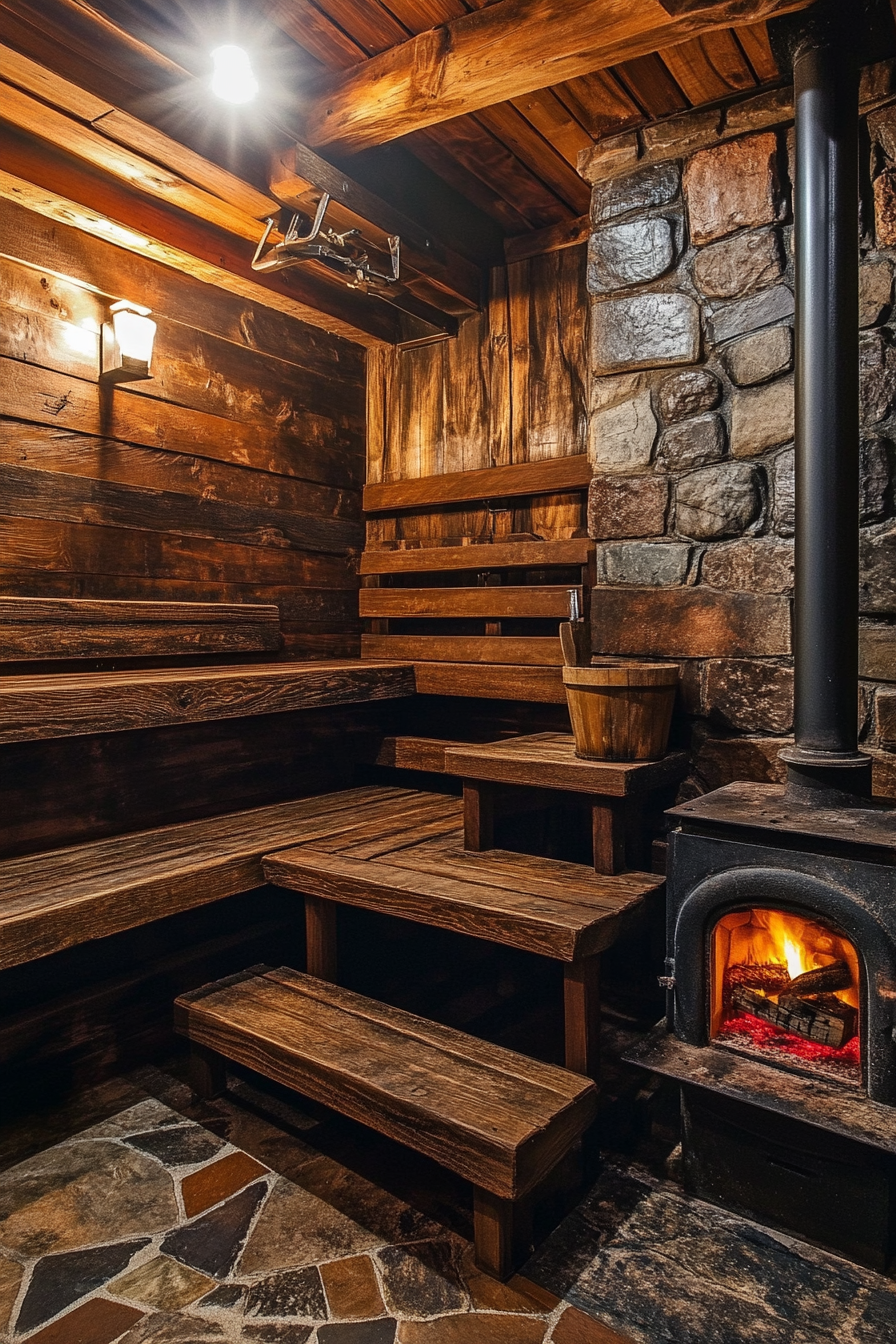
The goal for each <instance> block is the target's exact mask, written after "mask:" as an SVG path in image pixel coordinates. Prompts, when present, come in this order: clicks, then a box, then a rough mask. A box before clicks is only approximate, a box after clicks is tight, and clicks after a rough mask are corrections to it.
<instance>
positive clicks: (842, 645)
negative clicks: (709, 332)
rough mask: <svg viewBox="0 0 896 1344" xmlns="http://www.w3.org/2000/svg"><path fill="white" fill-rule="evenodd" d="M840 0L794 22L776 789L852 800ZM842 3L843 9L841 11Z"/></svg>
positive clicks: (859, 790) (854, 225) (852, 400)
mask: <svg viewBox="0 0 896 1344" xmlns="http://www.w3.org/2000/svg"><path fill="white" fill-rule="evenodd" d="M851 8H852V7H851V5H845V4H843V3H842V0H834V2H833V3H824V2H823V3H822V4H819V5H815V6H813V8H812V9H811V10H809V11H807V14H806V17H805V18H803V16H802V15H798V16H796V15H795V16H793V18H792V19H791V23H793V21H794V20H802V22H801V23H797V24H795V26H794V29H793V30H792V32H793V40H792V48H791V49H792V53H793V74H794V94H795V101H796V175H795V182H794V255H795V260H796V331H795V335H796V358H795V364H796V547H795V568H796V586H795V593H794V629H793V635H794V702H795V703H794V727H795V745H794V747H793V748H791V749H789V750H786V751H783V752H782V753H781V758H782V760H784V761H785V762H786V764H787V793H788V796H789V797H790V798H792V800H793V801H803V802H815V803H817V804H818V805H821V806H844V805H849V804H853V805H855V804H858V805H861V803H862V802H863V801H865V800H867V798H868V797H869V796H870V793H871V758H870V757H869V756H867V755H866V754H865V753H863V752H860V751H858V704H857V699H858V676H859V664H858V634H859V320H858V307H859V301H858V283H859V226H858V201H859V175H858V128H859V91H858V63H857V59H856V55H855V43H856V37H857V34H856V32H855V28H856V24H855V19H856V15H855V13H853V14H852V15H851V17H850V16H849V14H848V11H850V10H851ZM844 11H847V14H844Z"/></svg>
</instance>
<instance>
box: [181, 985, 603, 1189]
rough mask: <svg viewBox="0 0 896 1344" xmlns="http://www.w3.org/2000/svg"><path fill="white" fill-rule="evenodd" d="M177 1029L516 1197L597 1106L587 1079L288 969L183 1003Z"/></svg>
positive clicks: (539, 1175) (185, 999)
mask: <svg viewBox="0 0 896 1344" xmlns="http://www.w3.org/2000/svg"><path fill="white" fill-rule="evenodd" d="M176 1025H177V1027H178V1030H180V1031H181V1032H183V1033H184V1034H185V1035H188V1036H189V1037H190V1039H191V1040H193V1041H195V1042H197V1043H198V1044H200V1045H202V1046H204V1047H206V1048H208V1049H211V1050H216V1051H219V1052H220V1053H221V1054H223V1055H225V1056H226V1057H227V1058H230V1059H234V1060H236V1061H237V1062H239V1063H242V1064H245V1065H247V1066H248V1067H250V1068H256V1069H257V1070H258V1071H259V1072H261V1073H264V1074H265V1076H267V1077H271V1078H274V1079H275V1080H276V1081H278V1082H281V1083H284V1084H285V1085H286V1086H289V1087H293V1088H295V1089H296V1090H297V1091H299V1092H302V1093H303V1094H305V1095H307V1096H310V1097H312V1098H313V1099H315V1100H317V1101H320V1102H323V1103H325V1104H327V1105H330V1106H333V1107H334V1108H335V1109H337V1110H338V1111H340V1112H341V1113H342V1114H345V1115H349V1116H351V1117H352V1118H354V1119H357V1120H360V1121H361V1122H363V1123H365V1124H368V1125H372V1126H373V1127H374V1128H376V1129H378V1130H379V1131H380V1132H381V1133H384V1134H387V1135H389V1137H391V1138H395V1139H398V1140H399V1141H401V1142H404V1143H406V1144H408V1145H409V1146H410V1147H412V1148H414V1149H416V1150H417V1151H419V1152H423V1153H425V1154H426V1155H427V1156H429V1157H432V1158H434V1159H435V1160H436V1161H438V1162H441V1163H442V1164H443V1165H445V1166H447V1167H449V1168H450V1169H451V1170H452V1171H456V1172H458V1173H459V1174H460V1175H462V1176H465V1177H467V1178H468V1179H469V1180H472V1181H473V1182H475V1183H476V1184H477V1185H479V1186H481V1187H483V1188H484V1189H487V1190H490V1191H492V1193H494V1194H497V1195H499V1196H501V1197H504V1198H509V1199H515V1198H518V1197H519V1196H520V1195H522V1194H524V1193H526V1191H527V1190H529V1189H531V1188H532V1187H533V1186H534V1185H536V1184H537V1183H538V1181H539V1180H541V1179H542V1178H543V1176H544V1175H545V1174H546V1173H547V1172H548V1171H550V1170H551V1169H552V1167H553V1166H554V1165H556V1162H557V1160H558V1159H559V1157H560V1156H561V1155H562V1153H563V1152H564V1151H565V1150H566V1149H567V1148H568V1147H569V1144H570V1142H572V1141H573V1139H574V1138H575V1137H576V1136H577V1135H578V1134H579V1133H581V1132H582V1130H583V1129H584V1128H585V1127H586V1125H587V1124H588V1123H589V1122H590V1120H591V1118H592V1117H593V1115H594V1112H595V1108H596V1094H595V1090H594V1087H593V1084H590V1083H588V1082H587V1081H586V1080H585V1079H583V1078H580V1077H578V1076H577V1075H574V1074H570V1073H567V1072H566V1071H565V1070H561V1069H557V1068H553V1067H552V1066H550V1065H546V1064H541V1063H537V1062H536V1061H532V1060H528V1059H526V1058H525V1057H523V1056H521V1055H517V1054H515V1053H514V1052H511V1051H508V1050H503V1049H501V1048H500V1047H498V1046H492V1045H487V1044H486V1043H484V1042H482V1041H478V1040H474V1039H473V1038H471V1037H468V1036H465V1035H464V1034H463V1033H461V1032H457V1031H454V1030H452V1029H451V1028H447V1027H439V1026H436V1024H433V1023H429V1022H426V1021H424V1020H423V1019H421V1018H417V1017H414V1016H412V1015H411V1014H408V1013H404V1012H402V1011H401V1010H399V1009H395V1008H387V1007H386V1006H385V1005H381V1004H377V1003H376V1002H374V1001H373V1000H371V999H367V998H364V997H362V996H361V995H357V994H354V993H352V992H351V991H349V990H346V989H342V988H339V987H336V986H333V985H328V984H325V983H324V982H323V981H319V980H315V979H313V978H312V977H310V976H306V975H302V974H301V973H299V972H296V971H291V970H290V969H289V968H281V969H280V970H278V971H274V972H268V973H266V974H264V975H254V976H251V977H248V978H246V979H244V980H242V981H240V982H238V983H230V984H229V985H227V986H225V987H223V988H218V987H216V986H214V985H211V986H207V987H206V988H205V989H204V990H202V991H199V992H198V993H196V994H193V995H185V996H182V997H181V998H180V999H178V1001H177V1005H176Z"/></svg>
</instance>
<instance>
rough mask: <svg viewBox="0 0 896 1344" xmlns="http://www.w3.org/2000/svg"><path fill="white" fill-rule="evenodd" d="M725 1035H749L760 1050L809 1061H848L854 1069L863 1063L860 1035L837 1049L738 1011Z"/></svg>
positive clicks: (817, 1062)
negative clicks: (807, 1039)
mask: <svg viewBox="0 0 896 1344" xmlns="http://www.w3.org/2000/svg"><path fill="white" fill-rule="evenodd" d="M726 1036H746V1037H747V1038H748V1039H749V1041H750V1043H751V1044H752V1045H755V1046H756V1047H757V1048H758V1049H760V1050H777V1051H778V1053H779V1054H782V1055H795V1056H796V1058H797V1059H802V1060H805V1062H806V1063H808V1064H840V1065H848V1066H849V1068H851V1069H855V1068H859V1067H861V1053H860V1050H859V1038H858V1036H853V1038H852V1040H851V1041H847V1042H846V1044H845V1045H842V1046H841V1047H840V1049H839V1050H834V1049H833V1048H832V1047H831V1046H829V1045H819V1044H818V1043H817V1041H804V1040H803V1039H802V1037H800V1036H794V1035H793V1033H792V1032H789V1031H782V1030H781V1028H780V1027H775V1026H772V1024H771V1022H763V1021H762V1020H761V1018H758V1017H753V1016H752V1015H751V1014H748V1013H737V1014H736V1015H735V1016H734V1017H729V1018H728V1020H727V1022H726V1023H725V1025H724V1026H723V1027H722V1030H721V1031H720V1032H719V1037H720V1039H724V1038H725V1037H726Z"/></svg>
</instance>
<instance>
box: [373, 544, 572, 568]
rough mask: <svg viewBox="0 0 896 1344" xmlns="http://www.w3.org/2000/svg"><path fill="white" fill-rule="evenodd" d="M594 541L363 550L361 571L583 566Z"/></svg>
mask: <svg viewBox="0 0 896 1344" xmlns="http://www.w3.org/2000/svg"><path fill="white" fill-rule="evenodd" d="M593 551H594V542H592V541H588V539H587V538H582V539H578V538H574V539H570V540H561V541H513V542H500V541H499V542H494V543H492V544H490V545H485V546H479V545H472V546H417V547H414V548H413V549H407V550H400V551H365V552H364V554H363V555H362V556H361V571H360V572H361V573H362V574H424V573H429V572H437V573H438V572H442V571H446V570H464V569H476V570H482V569H485V570H488V569H542V568H545V567H550V566H551V565H570V566H572V565H587V564H588V560H589V558H590V556H591V555H592V553H593Z"/></svg>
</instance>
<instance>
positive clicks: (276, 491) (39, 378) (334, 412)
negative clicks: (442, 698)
mask: <svg viewBox="0 0 896 1344" xmlns="http://www.w3.org/2000/svg"><path fill="white" fill-rule="evenodd" d="M0 214H2V217H0V253H2V254H4V255H3V256H2V257H0V391H2V402H3V407H2V409H3V413H4V417H5V418H2V419H0V477H2V480H3V485H2V489H0V494H2V499H0V593H2V594H5V595H7V596H21V597H34V596H38V595H45V596H52V597H75V598H87V599H103V600H105V599H116V600H128V599H133V600H152V601H188V602H189V601H200V602H237V603H241V602H253V603H275V604H279V605H280V606H281V607H282V615H283V636H284V644H285V648H286V649H287V651H293V652H295V653H298V654H299V655H300V656H304V657H307V656H309V655H310V656H315V654H316V655H317V656H318V657H321V656H323V657H327V656H336V657H339V656H343V657H344V656H347V655H355V654H357V652H358V633H359V631H358V623H357V609H356V606H355V597H354V594H355V591H356V588H357V578H356V575H355V572H354V569H355V565H354V563H353V556H352V553H351V552H352V549H353V548H355V547H357V546H358V545H359V542H360V539H361V533H360V529H359V506H360V487H361V484H362V481H363V470H364V464H363V451H364V376H365V375H364V352H363V351H362V350H359V349H358V348H357V347H355V346H352V345H351V344H349V343H348V342H346V341H343V340H339V339H338V338H335V337H331V336H329V335H327V334H326V333H325V332H322V331H319V330H316V329H313V328H309V327H305V326H303V325H302V324H301V323H299V322H297V321H295V320H293V319H290V318H288V317H286V316H285V315H283V314H279V313H273V312H264V311H263V310H261V309H252V308H251V307H250V306H249V305H247V304H246V303H245V302H243V301H242V300H240V299H239V298H238V297H235V296H230V295H226V294H224V293H223V292H221V291H218V290H215V289H212V288H211V287H209V286H207V285H202V284H199V283H197V282H196V281H195V280H193V279H192V278H191V277H188V276H181V275H178V274H177V273H176V272H175V271H173V270H171V269H169V268H166V267H164V266H161V265H159V264H158V263H155V262H151V261H148V260H144V259H139V258H134V257H127V255H126V254H125V253H123V252H122V251H121V250H120V249H118V248H116V247H113V246H112V245H110V244H108V243H105V242H102V241H100V240H97V239H92V238H89V237H87V236H85V235H84V234H83V233H80V232H78V231H76V230H75V229H72V228H67V227H65V226H61V225H56V226H51V225H50V224H49V223H48V222H47V221H46V220H44V219H42V218H41V217H39V216H37V215H34V214H32V213H31V212H29V211H28V210H25V209H22V208H20V207H17V206H13V205H7V206H5V207H4V210H3V211H2V212H0ZM16 258H20V259H21V261H19V260H16ZM44 268H46V269H44ZM62 276H70V277H71V279H70V280H66V279H62V278H60V277H62ZM98 281H99V282H100V283H101V284H102V285H104V286H108V290H107V292H110V293H111V295H112V296H113V297H125V298H129V299H132V300H135V301H141V302H144V301H145V302H146V303H148V304H149V305H150V306H152V308H153V312H154V316H155V319H156V321H157V323H158V331H157V335H156V344H155V350H154V356H153V369H152V372H153V379H152V381H150V382H146V383H134V384H130V385H127V386H119V387H116V388H115V389H114V390H113V391H110V390H108V389H105V388H103V389H100V387H99V384H98V382H97V374H98V342H97V338H96V336H95V335H94V334H93V332H94V331H95V330H96V328H97V327H98V326H99V324H100V323H101V321H102V320H103V318H104V317H105V315H106V311H107V310H106V308H105V307H104V303H103V301H102V299H101V298H100V297H99V296H98V295H97V293H96V292H95V289H94V288H92V287H93V286H96V284H97V282H98ZM137 651H138V650H136V649H134V650H132V652H137ZM141 651H142V650H141Z"/></svg>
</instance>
